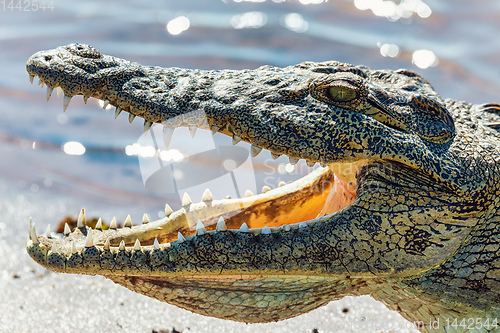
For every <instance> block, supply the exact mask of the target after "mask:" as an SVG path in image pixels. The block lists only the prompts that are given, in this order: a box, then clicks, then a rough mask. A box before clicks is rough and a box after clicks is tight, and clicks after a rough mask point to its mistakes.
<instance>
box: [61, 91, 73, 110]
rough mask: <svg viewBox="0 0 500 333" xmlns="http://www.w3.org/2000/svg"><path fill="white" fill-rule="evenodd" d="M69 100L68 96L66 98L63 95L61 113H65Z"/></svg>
mask: <svg viewBox="0 0 500 333" xmlns="http://www.w3.org/2000/svg"><path fill="white" fill-rule="evenodd" d="M71 98H72V97H70V96H66V95H64V99H63V111H64V112H66V109H67V108H68V105H69V102H71Z"/></svg>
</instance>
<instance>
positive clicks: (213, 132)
mask: <svg viewBox="0 0 500 333" xmlns="http://www.w3.org/2000/svg"><path fill="white" fill-rule="evenodd" d="M210 129H211V130H212V135H214V134H215V133H217V132H218V131H219V130H220V127H219V126H212V127H210Z"/></svg>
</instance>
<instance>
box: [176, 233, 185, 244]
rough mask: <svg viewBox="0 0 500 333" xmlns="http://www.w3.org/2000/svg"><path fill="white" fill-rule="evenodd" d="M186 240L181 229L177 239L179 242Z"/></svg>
mask: <svg viewBox="0 0 500 333" xmlns="http://www.w3.org/2000/svg"><path fill="white" fill-rule="evenodd" d="M185 240H186V239H185V238H184V236H182V234H181V232H180V231H179V232H178V233H177V241H178V242H179V243H182V242H184V241H185Z"/></svg>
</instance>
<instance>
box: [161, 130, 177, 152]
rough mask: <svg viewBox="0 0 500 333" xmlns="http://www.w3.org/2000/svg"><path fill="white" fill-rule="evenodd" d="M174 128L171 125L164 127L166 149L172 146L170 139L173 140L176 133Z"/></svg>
mask: <svg viewBox="0 0 500 333" xmlns="http://www.w3.org/2000/svg"><path fill="white" fill-rule="evenodd" d="M174 129H175V128H170V127H163V144H164V145H165V149H166V148H168V146H170V141H172V136H173V135H174Z"/></svg>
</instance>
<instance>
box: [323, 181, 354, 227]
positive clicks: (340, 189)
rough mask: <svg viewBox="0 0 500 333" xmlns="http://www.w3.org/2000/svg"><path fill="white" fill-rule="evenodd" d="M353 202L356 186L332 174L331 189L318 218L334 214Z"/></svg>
mask: <svg viewBox="0 0 500 333" xmlns="http://www.w3.org/2000/svg"><path fill="white" fill-rule="evenodd" d="M354 200H356V186H353V183H352V182H347V181H346V180H344V179H343V177H342V178H341V177H337V174H335V173H334V183H333V187H332V189H331V190H330V193H328V197H327V198H326V201H325V204H324V205H323V209H322V210H321V212H320V213H319V215H318V217H321V216H325V215H329V214H332V213H335V212H336V211H339V210H341V209H343V208H345V207H347V206H349V205H350V204H352V203H353V202H354Z"/></svg>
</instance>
